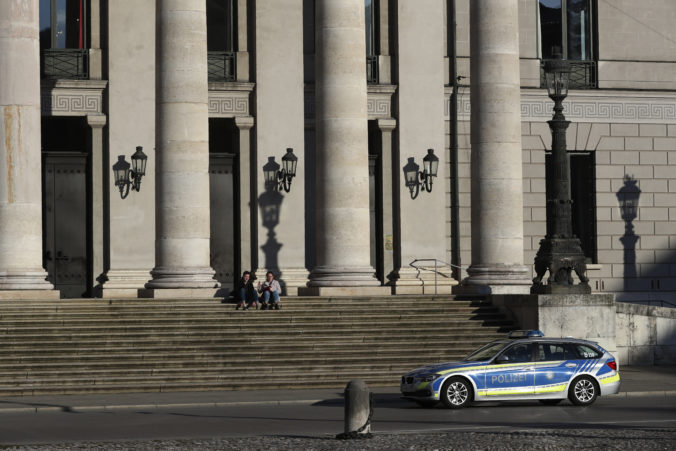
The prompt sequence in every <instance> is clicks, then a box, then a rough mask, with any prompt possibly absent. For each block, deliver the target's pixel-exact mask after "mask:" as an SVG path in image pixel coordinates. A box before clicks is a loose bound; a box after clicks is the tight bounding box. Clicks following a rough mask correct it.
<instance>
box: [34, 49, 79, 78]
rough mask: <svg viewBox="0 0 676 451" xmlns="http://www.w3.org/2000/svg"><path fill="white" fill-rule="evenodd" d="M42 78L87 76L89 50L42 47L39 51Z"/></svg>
mask: <svg viewBox="0 0 676 451" xmlns="http://www.w3.org/2000/svg"><path fill="white" fill-rule="evenodd" d="M40 71H41V75H42V78H67V79H78V80H81V79H87V78H89V50H87V49H42V51H41V52H40Z"/></svg>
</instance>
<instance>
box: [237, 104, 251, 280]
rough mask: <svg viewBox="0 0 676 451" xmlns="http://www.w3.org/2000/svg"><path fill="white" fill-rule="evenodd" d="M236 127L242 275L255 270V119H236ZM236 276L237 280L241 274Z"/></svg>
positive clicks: (249, 117)
mask: <svg viewBox="0 0 676 451" xmlns="http://www.w3.org/2000/svg"><path fill="white" fill-rule="evenodd" d="M235 125H236V126H237V129H238V130H239V231H240V232H239V246H240V248H239V270H240V273H241V272H242V271H251V270H252V268H253V261H252V259H251V257H252V255H253V254H252V247H251V239H252V237H253V233H252V230H251V224H255V222H254V221H253V219H252V215H253V214H254V213H255V209H252V208H251V192H252V183H251V128H252V127H253V126H254V118H253V117H251V116H242V117H236V118H235ZM235 276H236V278H237V277H239V274H236V275H235Z"/></svg>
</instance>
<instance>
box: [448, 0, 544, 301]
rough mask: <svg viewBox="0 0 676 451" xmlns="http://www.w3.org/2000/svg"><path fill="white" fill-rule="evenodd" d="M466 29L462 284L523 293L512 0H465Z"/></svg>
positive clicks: (525, 276)
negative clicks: (468, 252) (467, 172)
mask: <svg viewBox="0 0 676 451" xmlns="http://www.w3.org/2000/svg"><path fill="white" fill-rule="evenodd" d="M470 28H471V34H470V39H471V41H470V53H471V74H472V75H471V80H470V83H471V103H472V112H471V120H472V122H471V123H472V130H471V143H472V154H471V161H472V166H471V176H472V181H471V184H472V264H471V266H470V268H469V269H468V270H467V273H468V275H469V276H468V277H467V278H466V279H465V280H463V282H462V285H463V287H462V289H461V291H473V292H476V293H500V292H520V293H528V291H529V289H530V284H531V281H530V277H529V276H530V271H529V268H528V267H526V266H524V264H523V180H522V168H521V164H522V163H521V153H522V148H521V102H520V77H519V2H518V0H472V2H470ZM454 292H455V290H454ZM458 292H460V291H458Z"/></svg>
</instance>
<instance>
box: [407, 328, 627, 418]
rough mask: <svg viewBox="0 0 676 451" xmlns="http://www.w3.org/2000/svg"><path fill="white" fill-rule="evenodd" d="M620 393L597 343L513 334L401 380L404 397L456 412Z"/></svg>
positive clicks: (580, 401) (582, 401)
mask: <svg viewBox="0 0 676 451" xmlns="http://www.w3.org/2000/svg"><path fill="white" fill-rule="evenodd" d="M619 391H620V374H619V372H618V370H617V362H616V360H615V357H613V356H612V355H611V354H610V353H608V352H607V351H606V350H604V349H603V348H601V346H599V345H598V344H597V343H594V342H591V341H586V340H578V339H574V338H545V337H544V334H543V333H542V332H540V331H539V330H519V331H513V332H511V333H510V334H509V338H506V339H503V340H496V341H493V342H491V343H488V344H487V345H485V346H483V347H481V348H479V349H477V350H476V351H474V352H472V353H471V354H470V355H468V356H467V357H465V359H464V360H462V361H459V362H449V363H439V364H435V365H430V366H425V367H422V368H418V369H416V370H413V371H411V372H410V373H408V374H406V375H404V376H402V378H401V393H402V396H403V397H404V398H407V399H411V400H413V401H415V402H417V403H418V404H420V405H422V406H426V407H431V406H433V405H435V404H437V403H438V402H439V401H441V402H442V403H443V404H444V405H445V406H446V407H449V408H451V409H459V408H461V407H466V406H468V405H469V404H470V403H471V402H472V401H498V400H501V401H502V400H505V401H507V400H510V401H514V400H529V399H537V400H540V402H542V403H544V404H552V405H553V404H558V403H559V402H561V401H562V400H564V399H565V398H568V399H569V400H570V401H571V402H572V403H573V404H576V405H578V406H588V405H590V404H592V403H593V402H594V401H595V400H596V397H597V396H601V395H611V394H615V393H618V392H619Z"/></svg>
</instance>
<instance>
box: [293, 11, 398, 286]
mask: <svg viewBox="0 0 676 451" xmlns="http://www.w3.org/2000/svg"><path fill="white" fill-rule="evenodd" d="M316 8H317V9H316V15H315V18H316V44H317V46H316V77H317V80H316V84H315V89H316V101H317V171H316V177H317V185H316V186H317V192H316V196H317V197H316V198H317V229H318V230H317V264H318V266H317V267H315V268H314V269H313V270H312V274H311V278H310V282H309V283H308V286H309V287H310V288H311V289H310V290H309V291H308V294H318V295H325V294H331V293H335V294H345V295H349V294H353V293H360V294H367V292H369V291H374V292H382V293H385V292H386V291H389V288H383V287H380V286H379V285H380V282H379V281H378V280H377V279H376V278H375V273H374V269H373V268H372V267H371V266H370V249H369V178H368V128H367V127H368V123H367V110H366V59H365V58H366V56H365V55H366V48H365V35H364V33H365V31H364V2H363V0H341V1H335V0H319V1H317V3H316ZM327 287H333V289H328V288H327ZM355 287H360V288H359V289H358V290H355V289H354V288H355ZM367 287H371V290H369V289H368V288H367ZM313 289H314V290H313ZM303 291H305V290H303Z"/></svg>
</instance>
